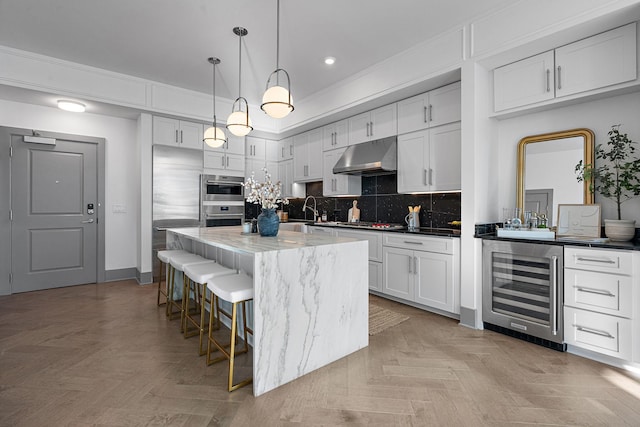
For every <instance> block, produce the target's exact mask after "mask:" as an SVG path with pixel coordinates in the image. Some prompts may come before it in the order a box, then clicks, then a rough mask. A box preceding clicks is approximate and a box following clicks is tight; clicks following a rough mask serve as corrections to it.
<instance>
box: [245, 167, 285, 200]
mask: <svg viewBox="0 0 640 427" xmlns="http://www.w3.org/2000/svg"><path fill="white" fill-rule="evenodd" d="M262 170H263V171H264V178H265V181H264V182H257V181H256V179H255V172H251V176H250V177H249V178H247V181H246V182H245V183H244V188H245V189H246V190H248V191H249V194H248V195H247V202H249V203H254V204H259V205H260V206H262V209H275V208H276V207H277V206H278V203H283V204H285V205H288V204H289V199H287V198H286V197H282V193H281V188H280V187H281V184H280V181H278V182H275V183H274V182H273V181H271V174H270V173H269V172H268V171H267V168H262Z"/></svg>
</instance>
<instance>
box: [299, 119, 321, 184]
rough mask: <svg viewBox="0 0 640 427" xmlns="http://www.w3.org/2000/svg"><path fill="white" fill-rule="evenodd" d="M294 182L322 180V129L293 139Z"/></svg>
mask: <svg viewBox="0 0 640 427" xmlns="http://www.w3.org/2000/svg"><path fill="white" fill-rule="evenodd" d="M293 180H294V181H295V182H310V181H320V180H322V128H318V129H313V130H310V131H308V132H304V133H301V134H299V135H295V136H294V137H293Z"/></svg>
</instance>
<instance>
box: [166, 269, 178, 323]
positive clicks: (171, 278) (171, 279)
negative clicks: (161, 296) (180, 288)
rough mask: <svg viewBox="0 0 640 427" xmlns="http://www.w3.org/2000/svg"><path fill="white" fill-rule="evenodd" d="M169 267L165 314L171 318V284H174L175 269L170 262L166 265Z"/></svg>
mask: <svg viewBox="0 0 640 427" xmlns="http://www.w3.org/2000/svg"><path fill="white" fill-rule="evenodd" d="M167 267H168V269H169V277H168V278H167V280H168V282H167V307H166V309H167V312H166V315H167V317H168V318H169V319H171V315H170V312H171V304H172V302H173V286H174V284H175V280H176V270H175V268H173V266H172V265H171V264H169V265H168V266H167Z"/></svg>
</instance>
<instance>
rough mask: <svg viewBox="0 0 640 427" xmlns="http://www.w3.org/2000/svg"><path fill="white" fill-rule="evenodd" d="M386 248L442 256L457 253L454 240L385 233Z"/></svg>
mask: <svg viewBox="0 0 640 427" xmlns="http://www.w3.org/2000/svg"><path fill="white" fill-rule="evenodd" d="M384 246H393V247H396V248H402V249H411V250H416V251H429V252H438V253H442V254H453V253H455V252H456V250H455V246H456V242H455V241H454V238H451V237H426V236H414V235H410V234H405V233H385V235H384Z"/></svg>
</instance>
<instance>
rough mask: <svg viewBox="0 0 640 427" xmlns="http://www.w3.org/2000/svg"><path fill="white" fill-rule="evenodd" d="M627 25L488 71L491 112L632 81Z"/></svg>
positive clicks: (632, 32)
mask: <svg viewBox="0 0 640 427" xmlns="http://www.w3.org/2000/svg"><path fill="white" fill-rule="evenodd" d="M636 56H637V47H636V24H635V22H634V23H631V24H628V25H625V26H623V27H619V28H616V29H613V30H611V31H607V32H604V33H601V34H597V35H595V36H593V37H589V38H586V39H583V40H580V41H577V42H575V43H571V44H568V45H565V46H562V47H559V48H557V49H555V50H552V51H548V52H545V53H542V54H539V55H536V56H533V57H531V58H527V59H524V60H522V61H518V62H515V63H512V64H509V65H505V66H504V67H500V68H496V69H495V70H494V71H493V83H494V110H495V112H499V111H505V110H509V109H512V108H517V107H523V106H526V105H531V104H535V103H539V102H542V101H549V100H552V99H555V98H562V97H566V96H571V95H576V94H586V93H588V92H589V91H595V90H597V89H601V88H604V87H608V86H613V85H616V84H622V83H625V82H630V81H634V80H636V79H637V63H636Z"/></svg>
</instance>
